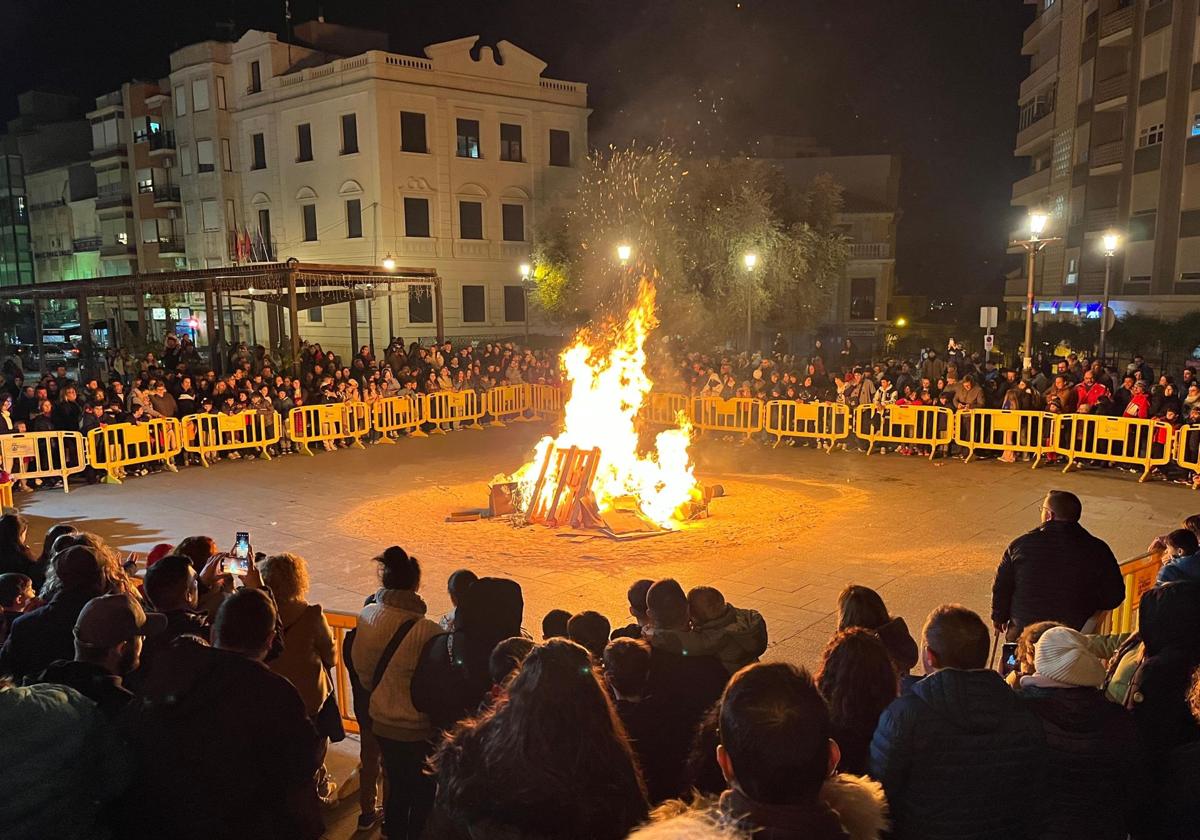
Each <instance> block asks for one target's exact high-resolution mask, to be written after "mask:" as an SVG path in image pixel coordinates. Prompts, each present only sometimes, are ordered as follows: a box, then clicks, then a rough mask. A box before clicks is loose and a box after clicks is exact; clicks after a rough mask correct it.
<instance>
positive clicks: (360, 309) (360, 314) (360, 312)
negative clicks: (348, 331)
mask: <svg viewBox="0 0 1200 840" xmlns="http://www.w3.org/2000/svg"><path fill="white" fill-rule="evenodd" d="M370 303H371V302H370V301H368V300H367V299H366V298H360V299H357V300H355V301H354V320H355V321H357V322H358V323H360V324H365V323H367V319H368V318H369V317H370V315H371V305H370Z"/></svg>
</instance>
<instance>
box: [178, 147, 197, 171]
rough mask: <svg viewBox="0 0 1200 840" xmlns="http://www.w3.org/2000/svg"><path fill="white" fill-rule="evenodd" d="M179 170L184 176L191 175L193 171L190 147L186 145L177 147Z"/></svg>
mask: <svg viewBox="0 0 1200 840" xmlns="http://www.w3.org/2000/svg"><path fill="white" fill-rule="evenodd" d="M179 170H180V172H182V173H183V174H184V175H191V174H192V172H194V171H195V164H193V163H192V147H191V146H188V145H186V144H185V145H183V146H180V147H179Z"/></svg>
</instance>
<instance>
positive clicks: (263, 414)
mask: <svg viewBox="0 0 1200 840" xmlns="http://www.w3.org/2000/svg"><path fill="white" fill-rule="evenodd" d="M282 431H283V427H282V423H281V422H280V417H279V413H278V412H275V411H246V412H242V413H240V414H189V415H188V416H187V417H185V418H183V449H184V451H185V452H194V453H196V454H197V455H199V456H200V463H201V464H203V465H204V466H205V467H207V466H208V460H209V456H210V455H216V454H217V453H218V452H231V451H234V450H238V449H257V450H258V451H259V457H261V458H262V459H263V460H266V461H269V460H271V453H270V452H269V451H268V450H267V447H269V446H273V445H274V444H276V443H279V437H280V434H281V433H282Z"/></svg>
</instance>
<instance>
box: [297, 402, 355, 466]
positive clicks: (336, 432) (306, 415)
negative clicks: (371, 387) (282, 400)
mask: <svg viewBox="0 0 1200 840" xmlns="http://www.w3.org/2000/svg"><path fill="white" fill-rule="evenodd" d="M287 426H288V438H290V439H291V440H292V441H294V442H295V443H297V444H299V447H300V452H301V453H303V454H305V455H312V454H313V453H312V450H311V449H310V448H309V444H310V443H332V442H333V441H335V440H344V439H349V440H350V442H351V443H350V445H351V446H353V447H354V448H355V449H362V448H363V445H362V440H361V438H362V437H363V436H364V435H366V433H367V432H368V431H370V428H371V423H370V418H369V416H368V413H367V404H366V403H362V402H354V403H330V404H329V405H300V406H296V407H295V408H293V409H292V410H291V411H290V412H289V413H288V421H287Z"/></svg>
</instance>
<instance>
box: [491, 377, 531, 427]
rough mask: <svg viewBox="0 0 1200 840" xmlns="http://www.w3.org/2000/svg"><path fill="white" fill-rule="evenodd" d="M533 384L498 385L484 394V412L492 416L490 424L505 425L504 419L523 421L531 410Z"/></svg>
mask: <svg viewBox="0 0 1200 840" xmlns="http://www.w3.org/2000/svg"><path fill="white" fill-rule="evenodd" d="M532 387H533V386H531V385H498V386H496V387H495V388H492V389H490V390H488V391H485V392H484V394H483V402H484V409H483V413H484V414H488V415H490V416H491V418H492V422H490V423H488V425H489V426H503V425H504V421H505V420H508V421H509V422H512V421H514V420H517V421H523V420H526V419H527V418H526V417H525V412H526V411H528V410H529V404H530V402H531V400H530V396H529V393H530V389H531V388H532Z"/></svg>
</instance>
